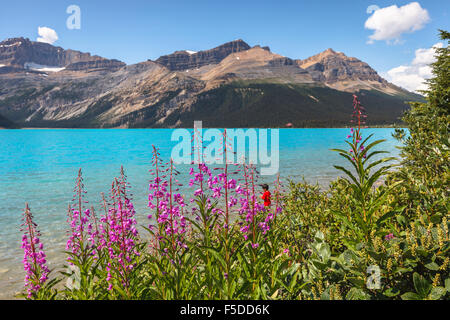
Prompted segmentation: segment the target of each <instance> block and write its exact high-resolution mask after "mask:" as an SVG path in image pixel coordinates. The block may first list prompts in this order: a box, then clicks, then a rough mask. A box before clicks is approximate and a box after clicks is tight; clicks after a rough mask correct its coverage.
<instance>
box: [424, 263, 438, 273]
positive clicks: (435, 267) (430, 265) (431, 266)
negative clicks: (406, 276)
mask: <svg viewBox="0 0 450 320" xmlns="http://www.w3.org/2000/svg"><path fill="white" fill-rule="evenodd" d="M425 267H426V268H427V269H429V270H433V271H438V270H439V265H438V264H437V263H436V262H430V263H427V264H426V265H425Z"/></svg>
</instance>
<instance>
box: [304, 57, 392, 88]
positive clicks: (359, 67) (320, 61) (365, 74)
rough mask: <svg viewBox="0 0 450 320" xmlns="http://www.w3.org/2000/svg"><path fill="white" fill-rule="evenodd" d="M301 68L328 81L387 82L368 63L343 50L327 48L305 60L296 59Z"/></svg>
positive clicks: (315, 78) (316, 78) (315, 77)
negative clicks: (347, 54) (349, 55)
mask: <svg viewBox="0 0 450 320" xmlns="http://www.w3.org/2000/svg"><path fill="white" fill-rule="evenodd" d="M296 62H297V65H298V66H299V67H300V68H303V69H305V70H307V71H308V72H309V73H310V74H311V75H312V77H313V79H314V80H316V81H320V82H326V83H335V82H338V81H359V80H360V81H375V82H380V83H384V82H386V81H385V80H384V79H383V78H381V77H380V76H379V75H378V73H377V72H376V71H375V70H374V69H372V68H371V67H370V66H369V65H368V64H367V63H365V62H363V61H361V60H359V59H356V58H353V57H348V56H346V55H345V54H344V53H342V52H337V51H334V50H333V49H331V48H330V49H327V50H325V51H323V52H321V53H319V54H316V55H314V56H312V57H309V58H307V59H305V60H296Z"/></svg>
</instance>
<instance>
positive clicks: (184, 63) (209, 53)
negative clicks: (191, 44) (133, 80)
mask: <svg viewBox="0 0 450 320" xmlns="http://www.w3.org/2000/svg"><path fill="white" fill-rule="evenodd" d="M248 49H250V46H249V45H248V44H247V43H246V42H244V41H243V40H235V41H231V42H227V43H225V44H223V45H221V46H218V47H216V48H213V49H210V50H205V51H199V52H196V53H190V52H188V51H176V52H174V53H172V54H169V55H166V56H161V57H159V58H158V59H157V60H156V62H157V63H159V64H161V65H163V66H165V67H166V68H168V69H169V70H171V71H180V70H187V69H194V68H200V67H203V66H206V65H209V64H217V63H219V62H220V61H222V60H223V59H224V58H226V57H227V56H228V55H230V54H231V53H233V52H240V51H245V50H248Z"/></svg>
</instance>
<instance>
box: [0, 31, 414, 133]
mask: <svg viewBox="0 0 450 320" xmlns="http://www.w3.org/2000/svg"><path fill="white" fill-rule="evenodd" d="M19 42H20V43H19ZM311 88H312V89H311ZM355 92H360V93H362V94H365V95H366V98H367V99H368V100H367V106H366V107H368V108H369V113H370V111H372V113H373V118H372V119H376V121H375V122H376V123H375V122H374V124H377V123H380V124H389V123H393V122H397V121H398V117H400V116H401V114H402V113H403V112H404V110H405V109H406V108H407V105H406V104H404V101H405V100H415V101H417V100H420V99H421V97H420V96H418V95H415V94H413V93H410V92H407V91H406V90H403V89H401V88H398V87H396V86H395V85H393V84H390V83H389V82H387V81H386V80H385V79H383V78H382V77H380V76H379V75H378V73H377V72H376V71H375V70H373V69H372V68H371V67H370V66H369V65H368V64H367V63H365V62H363V61H361V60H359V59H357V58H352V57H347V56H346V55H345V54H344V53H341V52H336V51H334V50H332V49H328V50H325V51H323V52H321V53H319V54H317V55H314V56H312V57H309V58H307V59H304V60H301V59H291V58H288V57H284V56H282V55H279V54H276V53H273V52H271V51H270V48H269V47H261V46H259V45H256V46H253V47H251V46H250V45H248V44H247V43H246V42H245V41H243V40H242V39H238V40H234V41H230V42H227V43H224V44H222V45H219V46H217V47H215V48H212V49H208V50H203V51H198V52H193V51H188V50H179V51H175V52H174V53H172V54H169V55H165V56H161V57H159V58H158V59H156V60H154V61H152V60H150V59H149V60H147V61H145V62H140V63H136V64H131V65H127V64H125V63H123V62H121V61H119V60H115V59H106V58H102V57H99V56H95V55H91V54H90V53H83V52H79V51H75V50H70V49H68V50H65V49H62V48H60V47H55V46H52V45H49V44H40V43H37V42H33V41H30V40H29V39H24V38H11V39H7V40H6V41H3V42H0V114H3V115H4V116H6V118H8V119H11V120H12V121H13V122H15V123H17V124H19V125H20V126H29V127H42V126H45V127H125V128H126V127H178V126H189V123H188V122H187V121H188V119H191V118H192V119H193V118H195V117H203V118H205V119H206V118H208V119H210V120H208V121H209V122H210V123H213V124H214V125H219V124H221V126H227V125H231V124H233V123H235V124H239V125H245V126H253V127H257V126H267V125H268V124H267V121H266V119H263V118H261V117H259V116H254V114H255V112H256V113H258V110H261V111H262V110H264V112H265V113H270V110H272V113H273V116H269V119H271V120H273V123H274V124H273V126H280V127H282V126H284V125H285V124H286V121H288V122H290V123H294V125H297V126H309V124H312V123H324V121H322V120H323V119H325V118H324V117H323V116H322V119H318V117H319V116H320V111H321V110H322V111H325V110H327V112H328V113H329V112H331V114H333V112H334V113H335V114H336V115H338V114H339V115H340V116H339V117H337V118H336V119H335V120H336V122H335V123H334V124H333V121H332V120H333V117H332V116H331V117H328V115H327V117H326V119H327V120H326V121H325V122H326V123H328V125H329V126H333V125H337V123H339V125H343V124H344V120H345V119H344V118H345V117H344V116H343V115H344V114H345V112H347V113H350V112H351V110H346V111H345V112H344V110H342V109H343V108H345V104H344V103H343V101H344V100H346V99H348V101H350V102H348V101H347V102H346V103H347V105H351V94H353V93H355ZM280 95H285V96H286V97H288V98H286V97H281V96H280ZM311 96H312V97H313V98H311ZM331 96H333V97H336V98H335V99H343V101H342V103H341V101H339V102H338V101H335V102H334V103H335V105H336V109H335V110H334V111H333V108H331V109H330V106H329V105H327V103H328V104H329V103H331V104H333V100H330V99H329V97H331ZM369 97H370V99H369ZM205 101H208V103H209V104H210V105H208V106H206V105H205ZM373 101H377V103H388V104H389V105H388V109H386V108H385V107H384V106H383V107H380V106H377V105H375V104H373ZM271 103H272V105H270V104H271ZM280 103H281V104H284V105H279V104H280ZM285 106H289V108H290V109H289V108H286V107H285ZM389 106H390V107H391V108H392V110H390V111H387V110H389ZM316 109H317V110H316ZM205 110H210V111H209V112H210V114H206V113H205V112H206V111H205ZM226 110H228V111H229V112H228V113H227V111H226ZM231 110H239V113H240V114H239V115H238V114H235V113H234V111H231ZM297 110H300V111H297ZM302 110H303V113H302ZM316 111H317V112H316ZM383 113H384V114H383ZM215 114H216V115H219V114H220V115H221V119H222V122H221V121H215V120H213V119H212V118H211V117H210V115H215ZM227 114H229V115H232V116H227ZM293 115H295V117H294V116H293ZM233 117H234V118H241V120H242V119H243V121H237V119H234V118H233ZM293 117H294V118H293ZM369 119H370V118H369ZM199 120H201V119H200V118H199ZM321 121H322V122H321ZM205 126H208V123H206V124H205Z"/></svg>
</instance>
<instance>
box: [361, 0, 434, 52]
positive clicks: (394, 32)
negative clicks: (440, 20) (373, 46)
mask: <svg viewBox="0 0 450 320" xmlns="http://www.w3.org/2000/svg"><path fill="white" fill-rule="evenodd" d="M429 21H430V16H429V14H428V11H427V10H426V9H423V8H422V7H421V6H420V4H419V3H418V2H411V3H409V4H407V5H404V6H402V7H400V8H399V7H397V6H396V5H393V6H390V7H386V8H381V9H378V10H374V11H373V14H372V15H371V16H370V17H369V19H367V21H366V23H365V25H364V26H365V28H366V29H369V30H374V33H373V34H372V35H371V36H370V37H369V41H368V43H374V42H375V41H379V40H385V41H387V42H390V41H393V42H394V43H399V42H400V37H401V35H402V34H403V33H406V32H409V33H411V32H414V31H417V30H420V29H422V28H423V27H424V26H425V25H426V24H427V23H428V22H429Z"/></svg>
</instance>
